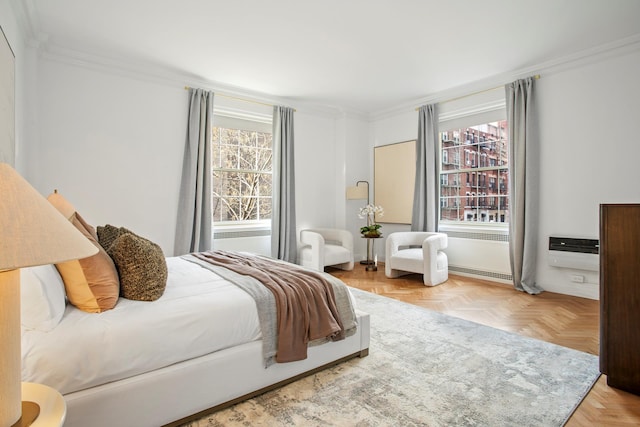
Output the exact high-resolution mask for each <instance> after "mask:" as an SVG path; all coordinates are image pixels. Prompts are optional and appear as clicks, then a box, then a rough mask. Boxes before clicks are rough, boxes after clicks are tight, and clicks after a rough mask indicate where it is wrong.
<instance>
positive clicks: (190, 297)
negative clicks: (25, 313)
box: [22, 257, 260, 394]
mask: <svg viewBox="0 0 640 427" xmlns="http://www.w3.org/2000/svg"><path fill="white" fill-rule="evenodd" d="M167 267H168V270H169V276H168V281H167V288H166V290H165V292H164V295H163V296H162V297H161V298H160V299H158V300H157V301H154V302H142V301H131V300H127V299H123V298H121V299H120V300H119V301H118V304H117V305H116V307H115V308H114V309H113V310H109V311H106V312H104V313H98V314H94V313H85V312H82V311H80V310H78V309H76V308H75V307H73V306H71V305H67V308H66V311H65V314H64V316H63V318H62V320H61V321H60V323H59V324H58V326H56V327H55V328H54V329H53V330H51V331H49V332H42V331H32V330H23V332H22V380H23V381H28V382H36V383H41V384H46V385H49V386H51V387H54V388H55V389H57V390H59V391H60V392H61V393H63V394H66V393H71V392H74V391H78V390H82V389H86V388H89V387H93V386H96V385H99V384H104V383H107V382H111V381H116V380H119V379H123V378H127V377H131V376H134V375H138V374H141V373H144V372H149V371H153V370H155V369H159V368H162V367H165V366H168V365H171V364H174V363H177V362H181V361H184V360H187V359H192V358H195V357H199V356H202V355H204V354H207V353H211V352H214V351H217V350H221V349H224V348H228V347H232V346H235V345H238V344H242V343H245V342H249V341H253V340H257V339H260V325H259V323H258V315H257V310H256V305H255V302H254V300H253V299H252V297H251V296H249V295H248V294H247V293H246V292H244V291H243V290H241V289H240V288H238V287H237V286H235V285H234V284H232V283H230V282H228V281H226V280H225V279H222V278H221V277H219V276H217V275H216V274H215V273H213V272H211V271H209V270H207V269H205V268H202V267H200V266H199V265H197V264H194V263H191V262H189V261H186V260H184V259H182V258H179V257H172V258H167Z"/></svg>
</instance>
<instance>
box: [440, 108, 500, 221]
mask: <svg viewBox="0 0 640 427" xmlns="http://www.w3.org/2000/svg"><path fill="white" fill-rule="evenodd" d="M446 133H447V135H464V139H465V144H464V145H457V144H454V142H453V141H451V140H447V139H446V138H444V137H443V138H441V147H440V148H441V150H442V152H443V154H442V157H441V159H443V160H444V159H455V158H461V157H462V158H464V159H465V161H464V164H462V165H460V164H459V162H457V163H456V162H451V163H447V162H445V161H443V162H442V164H441V165H440V183H441V186H440V221H441V222H442V223H452V224H455V223H469V222H472V223H483V222H484V223H496V222H499V223H506V222H508V221H509V206H508V203H509V201H508V195H509V183H508V181H509V169H508V164H507V163H508V159H509V153H508V148H509V144H508V141H507V137H508V134H507V121H506V120H501V121H496V122H489V123H483V124H480V125H474V126H469V127H466V128H459V129H447V130H446ZM487 159H488V160H487ZM445 177H447V178H446V179H445ZM449 177H450V178H449ZM449 182H461V183H462V182H466V183H467V185H466V187H462V188H461V187H456V186H452V185H445V183H449ZM487 184H488V185H487ZM496 184H497V185H496ZM459 201H464V202H462V203H460V202H459Z"/></svg>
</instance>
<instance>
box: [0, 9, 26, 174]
mask: <svg viewBox="0 0 640 427" xmlns="http://www.w3.org/2000/svg"><path fill="white" fill-rule="evenodd" d="M0 27H2V31H3V32H4V34H5V36H6V38H7V41H8V42H9V46H11V50H12V51H13V54H14V55H15V70H14V71H15V159H14V160H15V163H14V165H15V169H16V170H17V171H18V172H20V173H21V174H22V175H25V174H26V167H25V163H26V159H25V154H24V152H25V144H24V140H25V134H26V129H27V125H26V117H27V114H26V109H27V106H26V104H25V102H24V101H25V98H26V93H27V90H28V82H27V79H26V78H25V77H26V75H27V63H28V56H27V54H26V52H27V47H26V45H25V41H24V37H23V34H22V32H21V30H20V27H19V25H18V21H17V18H16V14H15V12H14V10H13V8H12V7H11V4H10V3H9V1H8V0H0ZM0 37H2V34H0ZM2 42H3V43H4V40H3V41H2Z"/></svg>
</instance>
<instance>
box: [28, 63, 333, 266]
mask: <svg viewBox="0 0 640 427" xmlns="http://www.w3.org/2000/svg"><path fill="white" fill-rule="evenodd" d="M37 75H38V78H37V84H38V87H39V93H38V102H37V117H38V122H39V126H38V129H39V137H34V138H32V139H31V140H30V142H29V143H30V145H31V147H32V149H33V155H32V156H30V158H29V163H30V164H34V165H38V166H37V167H36V168H34V170H33V171H32V173H31V174H30V178H31V181H32V183H33V184H34V186H35V187H36V188H37V189H38V190H39V191H40V192H41V193H42V194H44V195H47V194H49V193H50V192H51V191H53V189H54V188H57V189H58V190H59V191H60V192H61V193H62V194H63V195H64V196H66V197H67V198H68V199H69V200H70V201H71V202H72V203H73V204H74V205H75V206H76V208H77V209H78V211H79V212H80V213H81V215H83V216H84V217H85V219H86V220H87V221H89V223H91V224H94V225H101V224H105V223H109V224H113V225H117V226H124V227H127V228H130V229H132V230H133V231H134V232H137V233H138V234H140V235H142V236H145V237H148V238H149V239H151V240H153V241H155V242H157V243H158V244H159V245H160V246H161V247H162V248H163V250H164V252H165V254H167V255H171V254H173V240H174V234H175V223H176V215H177V207H176V206H177V199H178V191H179V185H180V176H181V175H180V174H181V172H180V171H181V167H182V157H183V147H184V139H185V134H186V120H187V115H186V113H187V97H188V93H187V91H185V90H184V87H183V85H180V84H178V83H173V82H171V83H167V82H163V81H158V79H147V78H145V76H144V75H135V74H132V73H123V72H118V71H117V70H112V69H109V68H108V67H103V66H99V65H96V64H91V63H76V62H74V61H69V60H68V59H67V58H64V57H61V56H54V55H51V54H45V55H44V56H43V57H42V58H40V60H39V65H38V73H37ZM215 105H216V106H227V107H232V108H235V109H238V108H243V109H245V110H246V111H248V112H256V111H253V110H260V111H259V112H260V113H262V114H264V113H265V111H266V112H268V113H269V114H270V113H271V109H270V108H266V110H265V107H264V106H257V105H256V104H252V103H246V102H244V103H238V102H237V101H236V102H234V101H231V100H229V98H224V97H216V100H215ZM307 110H308V109H307ZM295 132H296V135H295V139H296V149H295V156H296V198H297V201H298V203H297V206H298V207H297V212H296V215H297V218H298V228H299V229H300V228H304V227H334V226H336V224H337V223H338V222H344V202H343V204H342V206H337V204H336V200H337V196H336V188H337V187H341V188H342V191H341V194H342V199H344V195H343V194H344V193H343V192H344V164H340V163H339V162H337V161H336V159H339V158H340V157H342V158H344V147H340V148H339V149H338V147H337V145H336V144H337V142H336V141H337V135H336V120H335V116H332V115H331V114H325V113H323V114H320V113H314V112H310V111H305V109H304V108H302V109H299V111H298V112H297V113H296V115H295ZM338 208H340V209H338ZM264 240H265V239H264V238H257V239H255V242H252V240H251V239H246V238H245V239H243V240H241V241H238V242H230V241H227V242H224V243H225V244H226V245H227V246H228V245H229V244H231V245H232V246H233V247H234V248H236V249H243V250H256V251H258V252H260V253H264V252H265V250H266V245H265V244H264ZM238 245H240V246H241V248H237V246H238ZM223 246H224V245H223Z"/></svg>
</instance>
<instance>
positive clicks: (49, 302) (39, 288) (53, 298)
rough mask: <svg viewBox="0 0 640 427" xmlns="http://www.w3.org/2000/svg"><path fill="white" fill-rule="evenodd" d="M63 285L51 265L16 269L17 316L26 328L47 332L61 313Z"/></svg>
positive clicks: (63, 305)
mask: <svg viewBox="0 0 640 427" xmlns="http://www.w3.org/2000/svg"><path fill="white" fill-rule="evenodd" d="M65 304H66V301H65V292H64V282H63V281H62V278H61V277H60V274H59V273H58V270H56V267H55V266H54V265H53V264H49V265H40V266H37V267H27V268H22V269H20V314H21V323H22V326H23V327H24V328H26V329H32V330H38V331H43V332H48V331H50V330H52V329H53V328H55V327H56V326H57V325H58V323H60V319H62V315H63V314H64V310H65Z"/></svg>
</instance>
